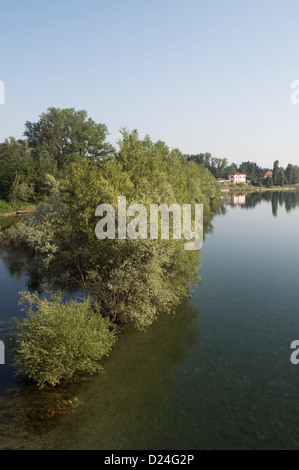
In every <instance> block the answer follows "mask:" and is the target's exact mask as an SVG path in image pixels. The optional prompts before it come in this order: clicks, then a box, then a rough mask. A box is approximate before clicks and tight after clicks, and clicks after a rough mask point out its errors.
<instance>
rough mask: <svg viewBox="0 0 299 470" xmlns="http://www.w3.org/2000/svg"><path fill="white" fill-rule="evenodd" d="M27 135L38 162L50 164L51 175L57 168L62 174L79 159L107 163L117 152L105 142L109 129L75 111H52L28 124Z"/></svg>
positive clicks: (26, 127) (83, 112) (85, 113)
mask: <svg viewBox="0 0 299 470" xmlns="http://www.w3.org/2000/svg"><path fill="white" fill-rule="evenodd" d="M24 135H25V136H26V137H27V139H28V142H29V146H30V147H31V148H32V149H33V150H34V156H35V159H36V160H37V161H39V162H40V163H41V160H46V162H47V163H46V166H47V170H46V171H47V172H49V167H52V168H53V167H54V164H57V167H58V170H60V169H61V168H63V167H65V166H66V165H67V164H69V163H70V162H73V161H75V160H76V159H77V157H78V156H79V157H92V158H100V159H105V158H107V157H109V156H110V155H111V153H112V152H113V148H112V146H111V145H110V144H108V143H107V142H105V140H106V137H107V135H108V131H107V127H106V126H105V125H104V124H96V123H95V122H94V121H93V120H92V119H91V118H88V116H87V112H86V111H76V110H75V109H73V108H69V109H59V108H49V109H48V111H47V112H46V113H43V114H42V115H41V116H40V119H39V121H38V122H34V123H32V122H29V121H27V122H26V124H25V132H24Z"/></svg>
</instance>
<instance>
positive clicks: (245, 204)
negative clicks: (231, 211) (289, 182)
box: [222, 191, 299, 217]
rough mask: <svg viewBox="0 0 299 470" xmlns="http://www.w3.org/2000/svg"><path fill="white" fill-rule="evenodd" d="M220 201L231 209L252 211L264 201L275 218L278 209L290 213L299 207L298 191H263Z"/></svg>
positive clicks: (235, 195)
mask: <svg viewBox="0 0 299 470" xmlns="http://www.w3.org/2000/svg"><path fill="white" fill-rule="evenodd" d="M222 200H223V201H224V203H225V204H229V205H230V206H231V207H236V206H241V208H242V209H254V208H255V207H256V206H257V205H259V204H261V203H262V202H263V201H266V202H268V203H270V204H271V208H272V214H273V217H277V215H278V210H279V207H282V208H284V210H285V211H286V212H291V211H293V210H294V209H296V208H297V207H298V206H299V191H263V192H256V193H250V194H246V195H245V194H232V195H228V196H223V197H222Z"/></svg>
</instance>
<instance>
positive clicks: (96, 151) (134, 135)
mask: <svg viewBox="0 0 299 470" xmlns="http://www.w3.org/2000/svg"><path fill="white" fill-rule="evenodd" d="M25 135H26V136H27V139H28V140H26V141H25V143H24V142H23V143H22V145H21V144H20V145H21V148H22V149H26V152H25V155H26V158H27V160H28V161H30V162H31V163H32V168H33V170H32V173H31V176H32V178H33V179H32V180H30V181H31V183H29V182H28V181H27V183H26V184H28V185H29V186H30V185H31V186H30V187H31V189H32V190H33V193H34V198H35V199H36V200H37V199H40V203H39V205H38V206H37V210H36V212H35V213H34V214H33V215H32V216H31V217H30V218H29V219H28V220H27V221H26V222H25V224H23V225H19V226H15V227H12V228H11V229H9V230H8V231H6V232H4V233H3V234H2V235H1V238H0V242H1V243H2V244H4V245H7V246H9V245H10V246H15V247H17V246H26V247H27V248H29V249H30V250H31V251H32V253H33V255H34V257H33V262H34V263H35V266H36V267H37V266H38V268H39V272H40V276H41V277H43V278H46V280H47V283H48V284H50V286H51V288H52V289H53V288H54V289H55V287H57V284H59V286H60V288H61V287H63V288H64V289H66V290H67V289H68V288H69V287H70V286H72V287H73V288H74V289H82V290H83V291H84V292H85V295H86V297H87V298H86V301H85V302H82V303H76V302H75V301H72V302H70V303H66V304H62V303H61V300H59V301H57V300H56V301H52V302H51V301H49V300H45V299H43V300H40V299H38V297H37V296H35V297H30V295H29V294H27V300H30V302H31V303H35V304H36V307H37V311H36V312H33V310H32V308H31V307H30V309H29V310H28V314H29V316H28V318H26V319H25V320H24V321H23V322H21V323H19V324H18V328H17V338H18V340H17V342H16V348H15V360H14V364H15V365H16V366H17V368H18V370H19V371H20V372H22V373H25V374H26V375H28V376H29V377H31V378H33V379H34V380H35V381H36V382H37V383H38V385H39V386H44V385H45V384H49V385H55V384H57V383H59V382H60V380H65V379H69V378H71V377H72V376H73V375H78V374H77V372H78V371H79V372H80V374H81V373H82V372H95V371H96V370H98V369H97V367H98V365H97V359H99V358H100V357H101V356H102V355H103V354H105V353H106V352H105V351H106V350H108V349H109V348H110V347H111V345H112V343H113V341H114V340H115V335H114V333H113V331H114V330H113V329H112V331H110V330H111V324H112V323H111V322H113V324H118V325H125V324H129V323H133V324H134V325H135V326H136V327H137V328H139V329H146V328H147V327H148V326H149V325H150V324H151V323H152V322H153V321H154V320H155V319H156V318H157V316H158V315H159V314H161V313H170V312H173V311H174V308H175V307H176V306H177V305H178V303H179V302H180V301H181V300H182V299H184V298H185V297H186V296H187V295H188V292H189V286H190V285H192V284H194V283H196V282H197V280H198V276H197V272H198V268H199V264H200V253H199V252H198V251H185V250H184V241H183V240H172V239H171V240H141V239H137V240H131V239H126V240H109V239H105V240H98V239H97V238H96V236H95V231H94V230H95V225H96V223H97V221H98V220H97V218H96V217H95V209H96V207H97V206H98V205H99V204H102V203H103V204H112V205H113V206H114V207H116V206H117V199H118V196H126V198H127V201H128V204H131V203H139V204H143V205H144V206H145V207H148V206H149V204H152V203H155V204H162V203H165V204H167V205H168V206H169V205H171V204H173V203H177V204H203V206H204V216H205V224H206V225H208V224H209V216H210V215H211V214H212V213H213V211H214V210H215V207H216V206H217V201H218V197H219V194H220V188H219V185H218V183H217V182H216V180H215V178H214V176H213V175H212V174H211V173H210V171H209V170H208V169H207V168H204V166H203V165H198V164H196V163H195V162H192V161H190V162H189V161H187V160H186V158H185V157H184V155H183V154H182V153H181V152H180V151H179V150H177V149H174V150H170V149H169V148H168V147H167V146H166V144H165V143H164V142H161V141H158V142H156V143H154V142H152V140H151V139H150V137H148V136H147V137H145V138H144V139H140V138H139V135H138V132H137V131H136V130H134V131H133V132H129V131H127V130H123V131H122V137H121V139H120V141H119V143H118V144H119V151H118V152H117V151H116V150H115V149H113V147H112V146H111V145H110V144H107V143H106V142H105V138H106V135H107V130H106V127H105V126H104V125H101V124H95V123H94V122H93V121H92V120H90V119H87V116H86V113H85V112H81V111H80V112H76V111H74V110H57V109H54V108H51V109H50V110H49V111H48V113H47V114H43V115H42V116H41V119H40V121H39V122H38V123H27V124H26V132H25ZM11 145H13V146H16V147H18V146H17V144H16V142H11V143H9V142H6V143H5V145H4V144H2V155H3V152H4V151H5V148H7V149H9V148H10V146H11ZM3 146H4V147H3ZM34 168H35V169H36V168H38V169H40V171H41V173H39V172H37V173H39V176H38V177H37V173H36V171H35V170H34ZM27 176H28V174H27ZM0 177H1V175H0ZM13 181H14V180H13V178H12V179H11V182H12V183H11V184H12V185H13ZM20 181H21V180H20ZM20 184H21V183H20ZM18 187H19V186H18ZM12 189H13V188H12V187H11V191H12ZM11 191H10V190H9V185H7V191H6V194H7V195H9V194H11ZM76 318H77V319H78V322H77V320H76ZM76 322H77V323H76ZM96 325H98V327H99V328H104V326H105V328H106V330H105V335H104V339H103V335H102V336H101V334H100V332H99V331H97V328H96ZM83 329H85V332H84V335H80V331H81V333H82V330H83ZM101 331H102V330H101ZM97 335H98V336H97ZM101 338H102V339H101ZM97 339H98V340H99V341H98V342H99V344H97ZM84 348H85V354H87V356H85V355H84V351H83V349H84ZM89 354H90V355H89ZM94 361H95V362H94ZM51 364H52V367H51ZM80 374H79V375H80Z"/></svg>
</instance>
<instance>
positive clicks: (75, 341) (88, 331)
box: [13, 291, 116, 388]
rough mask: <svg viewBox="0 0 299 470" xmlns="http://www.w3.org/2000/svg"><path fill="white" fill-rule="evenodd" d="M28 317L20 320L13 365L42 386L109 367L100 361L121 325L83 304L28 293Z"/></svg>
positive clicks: (24, 295) (87, 302) (24, 299)
mask: <svg viewBox="0 0 299 470" xmlns="http://www.w3.org/2000/svg"><path fill="white" fill-rule="evenodd" d="M21 303H22V304H23V305H25V307H24V308H25V311H26V313H27V317H26V318H25V319H24V320H23V321H22V322H17V324H16V332H15V336H14V359H13V365H14V367H15V368H16V369H17V372H18V373H19V374H24V375H26V376H27V377H29V378H30V379H32V380H34V382H36V383H37V385H38V386H39V387H40V388H43V387H45V386H46V385H50V386H55V385H57V384H59V383H61V382H69V381H71V380H75V379H76V380H77V379H79V378H82V377H84V376H85V375H86V374H89V375H92V374H95V373H98V372H101V371H102V370H103V368H102V365H101V364H100V359H101V358H102V357H103V356H107V355H108V353H109V351H110V349H111V347H112V346H113V344H114V343H115V341H116V330H115V327H114V326H113V325H112V324H111V322H109V320H108V319H105V318H103V317H102V316H101V315H100V314H99V313H98V312H97V313H95V312H94V311H93V310H92V303H91V300H90V299H89V298H87V299H85V300H84V301H83V302H76V301H73V300H70V301H68V302H62V297H61V296H58V295H57V294H56V296H54V297H53V298H52V299H47V298H39V297H38V295H37V294H30V293H29V292H28V291H27V292H23V293H22V296H21Z"/></svg>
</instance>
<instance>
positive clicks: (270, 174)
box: [264, 171, 273, 178]
mask: <svg viewBox="0 0 299 470" xmlns="http://www.w3.org/2000/svg"><path fill="white" fill-rule="evenodd" d="M272 176H273V172H272V171H267V173H265V174H264V178H268V177H269V178H272Z"/></svg>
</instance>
